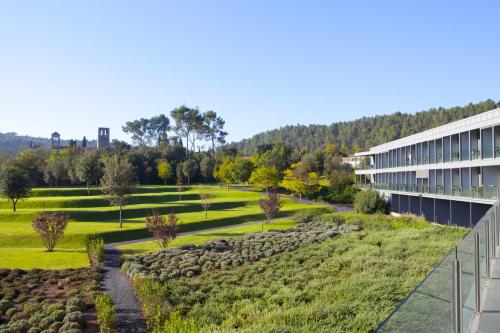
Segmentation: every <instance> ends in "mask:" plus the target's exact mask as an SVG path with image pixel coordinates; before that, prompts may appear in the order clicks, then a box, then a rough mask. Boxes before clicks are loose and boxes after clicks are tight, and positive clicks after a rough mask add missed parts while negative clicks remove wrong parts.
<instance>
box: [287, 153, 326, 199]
mask: <svg viewBox="0 0 500 333" xmlns="http://www.w3.org/2000/svg"><path fill="white" fill-rule="evenodd" d="M281 186H283V187H284V188H286V189H287V190H289V191H291V192H293V193H294V194H296V195H298V196H299V202H300V203H302V195H305V196H308V195H311V194H314V193H316V192H317V191H319V175H318V174H317V173H316V172H313V171H309V168H308V167H307V165H306V164H305V163H304V162H299V163H295V164H292V165H291V166H290V169H287V170H285V172H284V175H283V181H282V182H281Z"/></svg>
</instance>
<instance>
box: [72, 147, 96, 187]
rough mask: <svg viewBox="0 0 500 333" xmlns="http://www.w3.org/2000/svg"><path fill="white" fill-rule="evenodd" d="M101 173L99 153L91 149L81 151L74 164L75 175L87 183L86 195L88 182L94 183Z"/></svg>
mask: <svg viewBox="0 0 500 333" xmlns="http://www.w3.org/2000/svg"><path fill="white" fill-rule="evenodd" d="M100 175H101V161H100V160H99V155H98V154H97V153H96V152H93V151H90V150H89V151H86V152H85V153H83V154H82V155H81V156H80V158H79V160H78V163H77V164H76V176H77V177H78V179H79V180H80V181H82V182H84V183H85V184H86V185H87V195H90V184H95V183H97V181H98V180H99V176H100Z"/></svg>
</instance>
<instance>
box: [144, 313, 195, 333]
mask: <svg viewBox="0 0 500 333" xmlns="http://www.w3.org/2000/svg"><path fill="white" fill-rule="evenodd" d="M198 331H199V328H198V327H197V325H196V322H195V321H194V320H191V319H184V318H182V317H181V315H180V314H179V312H172V313H171V314H170V318H169V319H168V320H167V321H165V322H163V323H162V324H160V325H156V326H155V327H154V328H153V330H152V332H153V333H197V332H198Z"/></svg>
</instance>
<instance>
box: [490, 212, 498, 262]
mask: <svg viewBox="0 0 500 333" xmlns="http://www.w3.org/2000/svg"><path fill="white" fill-rule="evenodd" d="M490 221H491V226H490V228H491V258H492V259H495V258H496V252H497V251H496V244H497V230H496V229H497V224H496V221H495V213H493V210H491V214H490Z"/></svg>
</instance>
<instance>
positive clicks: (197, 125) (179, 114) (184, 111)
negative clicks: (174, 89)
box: [170, 105, 204, 156]
mask: <svg viewBox="0 0 500 333" xmlns="http://www.w3.org/2000/svg"><path fill="white" fill-rule="evenodd" d="M170 115H171V116H172V118H173V119H174V121H175V128H174V129H175V132H176V133H177V134H178V135H179V136H182V137H185V138H186V152H187V154H188V156H189V143H190V142H191V145H192V150H193V151H194V148H195V147H194V146H195V142H196V138H198V137H199V136H200V134H203V132H204V128H203V116H202V115H201V114H200V111H199V110H198V108H188V107H187V106H185V105H181V106H180V107H178V108H176V109H174V110H172V112H171V113H170Z"/></svg>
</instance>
